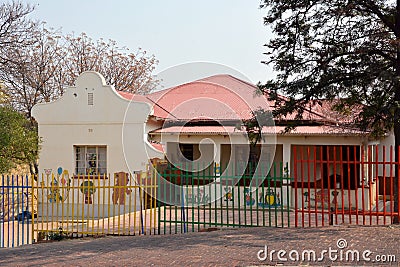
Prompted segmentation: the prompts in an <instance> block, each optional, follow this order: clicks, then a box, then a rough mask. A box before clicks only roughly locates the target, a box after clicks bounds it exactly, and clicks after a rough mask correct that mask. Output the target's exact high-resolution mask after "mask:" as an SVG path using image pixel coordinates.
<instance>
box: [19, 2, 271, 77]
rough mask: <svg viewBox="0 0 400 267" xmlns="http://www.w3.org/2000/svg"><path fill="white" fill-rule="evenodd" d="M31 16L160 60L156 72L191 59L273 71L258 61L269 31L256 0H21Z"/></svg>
mask: <svg viewBox="0 0 400 267" xmlns="http://www.w3.org/2000/svg"><path fill="white" fill-rule="evenodd" d="M26 2H29V3H31V4H36V5H37V7H36V10H35V11H34V13H33V15H32V16H33V17H34V18H37V19H40V20H43V21H46V22H47V23H48V26H51V27H53V28H60V27H61V28H62V31H63V33H71V32H74V33H75V34H79V33H81V32H85V33H87V34H88V35H89V36H91V37H92V38H94V39H98V38H100V37H102V38H104V39H113V40H115V41H116V42H117V44H118V45H119V46H126V47H128V48H129V49H130V50H132V51H136V50H137V48H138V47H141V48H143V49H144V50H146V51H148V53H150V54H154V55H155V57H156V58H157V59H158V60H159V65H158V67H157V69H156V73H158V72H162V71H163V70H165V69H167V68H169V67H171V66H175V65H179V64H183V63H190V62H212V63H217V64H220V65H226V66H227V67H229V68H233V69H235V70H236V71H238V72H240V73H242V74H243V75H245V76H246V77H248V78H249V79H250V81H252V82H253V83H257V82H258V81H265V80H266V79H268V78H271V77H273V74H272V69H271V68H270V67H267V66H266V65H264V64H262V63H261V61H262V60H265V56H264V55H263V52H265V48H264V47H263V45H264V44H265V43H266V42H267V40H268V38H269V36H270V31H269V29H268V28H267V27H266V26H264V25H263V15H264V13H265V10H262V9H259V7H258V4H259V0H201V1H194V0H131V1H128V0H126V1H122V0H26Z"/></svg>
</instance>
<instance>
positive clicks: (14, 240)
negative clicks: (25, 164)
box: [0, 175, 35, 247]
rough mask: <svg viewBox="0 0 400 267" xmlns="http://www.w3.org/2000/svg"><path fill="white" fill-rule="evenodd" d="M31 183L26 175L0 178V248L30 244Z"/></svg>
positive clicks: (2, 176) (32, 212)
mask: <svg viewBox="0 0 400 267" xmlns="http://www.w3.org/2000/svg"><path fill="white" fill-rule="evenodd" d="M33 201H34V199H33V195H32V181H31V179H30V176H27V175H20V176H19V175H1V177H0V247H16V246H20V245H26V244H31V243H32V214H34V213H35V212H34V210H33V209H32V207H33V206H32V205H31V204H32V203H33Z"/></svg>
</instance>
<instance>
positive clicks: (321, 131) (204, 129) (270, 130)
mask: <svg viewBox="0 0 400 267" xmlns="http://www.w3.org/2000/svg"><path fill="white" fill-rule="evenodd" d="M284 131H285V126H267V127H263V131H262V132H263V134H277V135H320V136H321V135H335V136H340V135H345V136H349V135H352V136H358V135H365V134H367V132H363V131H360V130H356V129H350V128H343V127H339V126H298V127H296V128H295V129H293V130H291V131H290V132H288V133H285V132H284ZM165 133H171V134H172V133H174V134H193V135H196V134H197V135H204V134H205V135H212V134H216V135H229V134H244V133H245V130H244V129H237V128H236V127H235V126H171V127H166V128H161V129H157V130H154V131H153V132H151V133H150V134H165Z"/></svg>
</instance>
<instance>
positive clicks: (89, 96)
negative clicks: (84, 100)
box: [88, 93, 94, 106]
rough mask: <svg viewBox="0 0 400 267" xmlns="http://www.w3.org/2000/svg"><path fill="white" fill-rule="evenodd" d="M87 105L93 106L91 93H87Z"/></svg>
mask: <svg viewBox="0 0 400 267" xmlns="http://www.w3.org/2000/svg"><path fill="white" fill-rule="evenodd" d="M88 105H89V106H93V105H94V100H93V93H88Z"/></svg>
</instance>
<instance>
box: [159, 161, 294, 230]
mask: <svg viewBox="0 0 400 267" xmlns="http://www.w3.org/2000/svg"><path fill="white" fill-rule="evenodd" d="M217 168H218V167H217V166H214V167H208V168H201V167H200V166H194V165H187V166H173V165H171V164H169V163H164V164H163V163H161V164H159V165H157V172H158V173H159V175H158V181H157V185H158V190H157V197H158V198H157V199H158V201H159V203H158V206H159V209H158V218H159V220H158V232H159V233H160V234H171V233H185V232H194V231H202V230H207V229H210V228H216V227H217V228H220V227H251V226H274V227H288V226H290V224H291V220H290V217H291V214H290V213H291V212H290V210H289V208H288V205H289V203H290V189H289V185H290V179H289V178H286V177H284V176H283V175H281V174H283V169H284V168H283V165H282V164H273V165H272V166H260V167H259V169H258V172H259V173H257V171H256V170H255V169H254V170H253V166H250V165H248V164H247V163H246V164H240V163H238V164H236V166H235V167H234V168H231V169H229V168H222V170H224V171H221V174H220V175H219V174H218V171H215V170H216V169H217ZM238 168H244V169H245V172H244V173H243V172H241V173H243V174H238V173H240V172H237V169H238ZM199 170H201V171H199ZM218 170H219V169H218Z"/></svg>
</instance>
